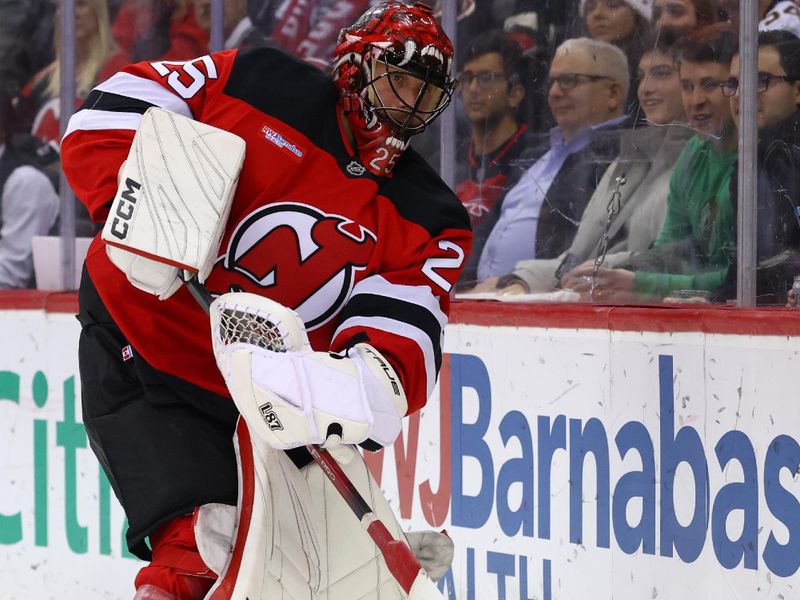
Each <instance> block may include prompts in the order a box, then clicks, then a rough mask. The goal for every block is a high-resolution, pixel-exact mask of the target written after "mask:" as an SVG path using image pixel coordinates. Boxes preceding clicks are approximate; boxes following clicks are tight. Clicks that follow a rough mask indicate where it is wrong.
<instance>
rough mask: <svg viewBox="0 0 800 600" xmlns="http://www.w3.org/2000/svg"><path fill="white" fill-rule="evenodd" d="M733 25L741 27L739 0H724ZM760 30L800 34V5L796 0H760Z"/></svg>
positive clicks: (726, 11)
mask: <svg viewBox="0 0 800 600" xmlns="http://www.w3.org/2000/svg"><path fill="white" fill-rule="evenodd" d="M724 9H725V13H726V14H727V15H728V18H729V19H730V22H731V25H732V26H733V27H735V28H736V29H738V28H739V0H724ZM758 20H759V22H758V30H759V31H774V30H783V31H789V32H791V33H793V34H794V35H796V36H800V7H798V5H797V2H796V1H795V0H758Z"/></svg>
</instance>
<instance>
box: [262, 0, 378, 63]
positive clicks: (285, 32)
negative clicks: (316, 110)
mask: <svg viewBox="0 0 800 600" xmlns="http://www.w3.org/2000/svg"><path fill="white" fill-rule="evenodd" d="M369 5H370V0H352V1H351V2H300V1H297V0H295V1H290V0H283V1H282V2H273V1H271V0H270V1H267V0H264V6H263V7H262V9H261V11H259V12H263V13H264V15H265V16H264V17H262V18H259V19H257V20H256V22H257V23H265V22H266V24H267V26H268V27H269V29H266V30H264V29H262V31H264V32H265V33H267V34H269V36H270V38H271V40H272V43H273V44H274V45H276V46H278V47H280V48H283V49H284V50H286V51H287V52H290V53H292V54H294V55H295V56H298V57H300V58H305V59H308V58H314V59H318V60H323V61H326V62H327V61H328V60H329V59H330V57H331V56H332V55H333V50H334V47H335V46H336V38H337V36H338V35H339V31H340V30H341V29H342V27H344V26H346V25H349V24H350V23H352V22H353V20H354V19H356V18H357V17H358V16H359V15H360V14H361V13H362V12H364V10H366V9H367V8H368V7H369Z"/></svg>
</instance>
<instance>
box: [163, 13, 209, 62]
mask: <svg viewBox="0 0 800 600" xmlns="http://www.w3.org/2000/svg"><path fill="white" fill-rule="evenodd" d="M173 3H174V8H173V11H172V14H171V16H170V23H169V48H167V50H166V52H164V54H163V56H161V60H189V59H192V58H196V57H198V56H202V55H203V54H208V43H209V41H210V38H209V32H208V29H203V28H202V27H201V26H200V24H199V23H198V22H197V17H196V15H195V12H194V5H193V3H192V0H173Z"/></svg>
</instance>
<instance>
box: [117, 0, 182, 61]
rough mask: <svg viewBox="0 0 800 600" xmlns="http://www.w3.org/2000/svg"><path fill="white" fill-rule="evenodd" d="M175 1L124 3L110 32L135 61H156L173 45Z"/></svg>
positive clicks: (143, 0) (138, 0)
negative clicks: (172, 23) (170, 36)
mask: <svg viewBox="0 0 800 600" xmlns="http://www.w3.org/2000/svg"><path fill="white" fill-rule="evenodd" d="M175 8H176V4H175V0H123V1H122V3H121V5H120V7H119V10H118V11H117V15H116V17H114V19H113V20H112V25H111V31H112V33H113V35H114V40H115V41H116V43H117V45H118V46H119V47H120V48H121V49H122V50H123V51H124V52H127V53H128V54H130V55H131V61H132V62H140V61H143V60H156V59H158V58H160V57H162V56H163V55H164V54H165V53H166V52H167V49H168V48H169V46H170V40H169V30H170V24H171V21H172V15H173V12H174V11H175Z"/></svg>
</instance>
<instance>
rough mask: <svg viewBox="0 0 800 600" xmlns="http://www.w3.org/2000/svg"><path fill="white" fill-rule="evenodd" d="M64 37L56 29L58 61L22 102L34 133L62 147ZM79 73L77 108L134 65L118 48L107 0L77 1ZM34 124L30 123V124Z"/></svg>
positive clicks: (32, 85)
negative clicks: (102, 84) (100, 85)
mask: <svg viewBox="0 0 800 600" xmlns="http://www.w3.org/2000/svg"><path fill="white" fill-rule="evenodd" d="M59 39H60V35H59V28H58V26H56V31H55V40H54V46H55V48H56V59H55V60H54V61H53V62H52V63H50V64H49V65H48V66H47V67H45V68H44V69H42V70H41V71H39V73H37V74H36V75H35V76H34V77H33V79H31V81H30V82H28V84H27V85H26V86H25V88H24V89H23V91H22V96H21V99H20V107H21V110H22V111H23V112H24V113H25V117H23V118H27V119H28V120H30V119H31V118H32V124H31V126H30V131H31V133H33V135H35V136H36V137H37V138H39V139H40V140H42V141H45V142H53V143H54V144H58V140H59V138H60V131H59V112H60V110H59V92H60V89H61V65H60V43H59ZM75 42H76V46H75V71H76V77H75V79H76V81H75V85H76V96H77V98H76V107H77V106H80V104H81V103H82V102H83V99H84V98H85V97H86V95H87V94H88V93H89V91H90V90H91V89H92V88H93V87H94V86H95V85H96V84H97V83H99V82H100V81H103V80H105V79H107V78H109V77H110V76H111V75H113V74H114V73H116V72H117V71H119V70H120V69H121V68H122V67H124V66H125V65H127V64H128V63H129V62H130V60H129V59H130V57H129V56H128V55H127V54H125V53H124V52H121V51H119V50H118V49H117V47H116V45H115V43H114V40H113V38H112V35H111V25H110V23H109V20H108V6H107V5H106V0H76V2H75ZM29 122H30V121H29Z"/></svg>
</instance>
